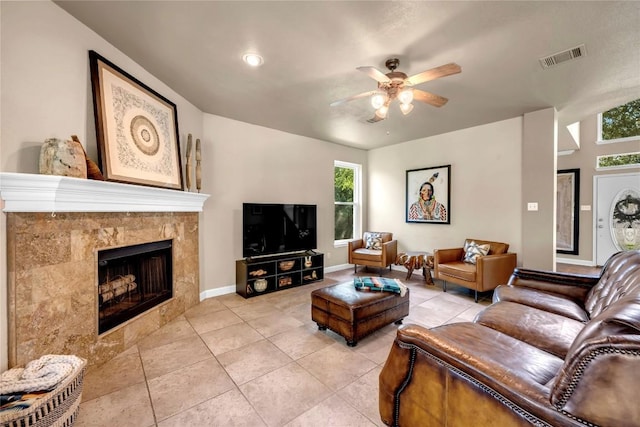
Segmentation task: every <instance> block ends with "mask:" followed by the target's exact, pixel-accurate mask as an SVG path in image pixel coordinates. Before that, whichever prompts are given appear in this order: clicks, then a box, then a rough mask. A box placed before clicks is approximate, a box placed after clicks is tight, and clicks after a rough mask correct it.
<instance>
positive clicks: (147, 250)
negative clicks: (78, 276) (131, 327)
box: [97, 240, 173, 334]
mask: <svg viewBox="0 0 640 427" xmlns="http://www.w3.org/2000/svg"><path fill="white" fill-rule="evenodd" d="M172 276H173V273H172V241H171V240H164V241H160V242H151V243H144V244H139V245H132V246H126V247H122V248H115V249H107V250H102V251H99V252H98V286H97V292H98V295H97V301H98V333H100V334H102V333H104V332H107V331H109V330H110V329H113V328H115V327H116V326H118V325H120V324H122V323H124V322H126V321H127V320H129V319H132V318H134V317H135V316H137V315H138V314H140V313H144V312H145V311H147V310H149V309H151V308H153V307H155V306H156V305H158V304H160V303H161V302H163V301H166V300H168V299H170V298H171V296H172V295H173V277H172Z"/></svg>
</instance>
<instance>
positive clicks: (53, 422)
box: [0, 359, 87, 427]
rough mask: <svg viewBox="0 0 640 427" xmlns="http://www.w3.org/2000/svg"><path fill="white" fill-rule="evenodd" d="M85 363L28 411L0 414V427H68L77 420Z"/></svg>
mask: <svg viewBox="0 0 640 427" xmlns="http://www.w3.org/2000/svg"><path fill="white" fill-rule="evenodd" d="M86 365H87V361H86V360H84V359H83V360H82V364H81V365H80V366H79V367H78V368H76V370H75V371H73V372H72V373H71V374H69V376H68V377H67V378H65V380H64V381H62V382H61V383H60V385H59V386H58V387H56V388H55V389H53V390H52V391H50V392H49V393H47V394H45V395H44V396H42V397H41V398H40V399H38V400H37V401H36V402H35V403H34V404H33V405H31V406H30V407H28V408H26V409H24V410H22V411H17V412H13V411H10V412H7V413H4V414H2V413H1V412H0V426H2V427H32V426H34V427H71V426H72V425H73V423H74V422H75V420H76V418H77V417H78V412H79V410H80V401H81V400H82V380H83V378H84V371H85V367H86Z"/></svg>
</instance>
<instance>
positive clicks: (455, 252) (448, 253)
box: [433, 248, 464, 265]
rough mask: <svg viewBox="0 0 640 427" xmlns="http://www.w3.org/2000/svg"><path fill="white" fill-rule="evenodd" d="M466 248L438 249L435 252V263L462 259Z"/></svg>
mask: <svg viewBox="0 0 640 427" xmlns="http://www.w3.org/2000/svg"><path fill="white" fill-rule="evenodd" d="M463 256H464V248H450V249H436V250H435V251H434V253H433V263H434V265H438V264H444V263H447V262H454V261H462V257H463Z"/></svg>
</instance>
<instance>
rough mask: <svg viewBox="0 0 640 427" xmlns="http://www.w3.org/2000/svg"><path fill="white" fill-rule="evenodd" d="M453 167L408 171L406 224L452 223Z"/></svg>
mask: <svg viewBox="0 0 640 427" xmlns="http://www.w3.org/2000/svg"><path fill="white" fill-rule="evenodd" d="M450 183H451V165H445V166H436V167H431V168H423V169H412V170H408V171H407V193H406V222H421V223H432V224H450V223H451V205H450V204H451V185H450Z"/></svg>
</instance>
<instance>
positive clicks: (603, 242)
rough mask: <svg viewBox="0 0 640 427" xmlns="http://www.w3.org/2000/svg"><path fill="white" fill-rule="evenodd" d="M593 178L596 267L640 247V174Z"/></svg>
mask: <svg viewBox="0 0 640 427" xmlns="http://www.w3.org/2000/svg"><path fill="white" fill-rule="evenodd" d="M593 179H594V185H593V190H594V195H593V200H595V201H596V202H595V205H596V211H595V215H594V222H595V234H596V241H595V248H594V252H595V259H596V263H597V265H603V264H604V263H605V262H606V261H607V260H608V259H609V257H611V255H613V254H614V253H616V252H619V251H621V250H630V249H638V248H639V247H640V173H628V174H616V175H597V176H594V177H593Z"/></svg>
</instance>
